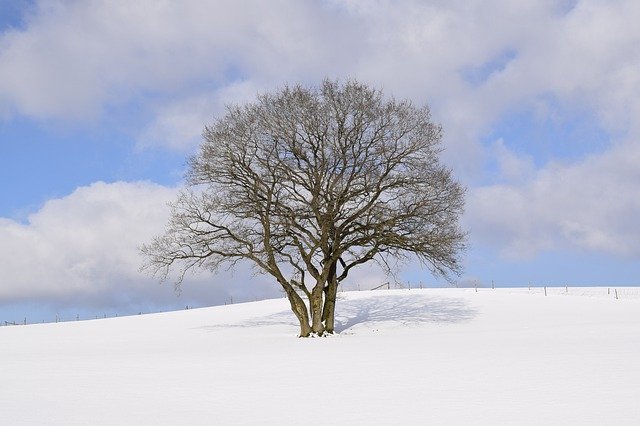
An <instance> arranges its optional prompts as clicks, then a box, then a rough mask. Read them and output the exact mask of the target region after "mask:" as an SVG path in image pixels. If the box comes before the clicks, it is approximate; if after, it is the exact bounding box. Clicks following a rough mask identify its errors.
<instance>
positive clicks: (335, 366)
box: [0, 288, 640, 426]
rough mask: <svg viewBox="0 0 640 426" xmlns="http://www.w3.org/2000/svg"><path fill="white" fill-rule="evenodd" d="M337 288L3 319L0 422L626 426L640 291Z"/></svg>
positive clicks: (639, 403)
mask: <svg viewBox="0 0 640 426" xmlns="http://www.w3.org/2000/svg"><path fill="white" fill-rule="evenodd" d="M568 290H569V292H568V294H567V293H566V292H565V289H564V288H555V289H548V293H549V294H548V296H546V297H545V295H544V293H543V290H542V289H532V290H531V291H529V290H528V289H527V288H524V289H496V290H491V289H480V290H478V292H476V291H475V290H474V289H425V290H388V291H386V290H380V291H375V292H371V291H370V292H352V293H342V294H340V296H339V297H340V300H339V302H338V313H339V317H340V318H339V321H338V322H339V324H340V325H339V329H340V330H341V333H340V335H338V336H334V337H329V338H321V339H297V338H295V335H296V332H297V327H296V325H295V322H294V318H293V315H292V314H290V313H289V311H288V307H287V302H286V301H285V300H284V299H278V300H268V301H262V302H255V303H246V304H238V305H232V306H221V307H215V308H206V309H195V310H189V311H182V312H174V313H164V314H154V315H143V316H134V317H123V318H113V319H102V320H93V321H80V322H69V323H58V324H55V323H54V324H38V325H30V326H11V327H1V328H0V344H1V348H2V360H1V364H0V424H2V425H45V424H46V425H65V426H66V425H103V424H104V425H143V424H149V425H162V424H171V425H178V424H181V425H214V424H215V425H236V424H240V425H243V424H261V425H294V424H295V425H300V424H312V425H324V424H335V425H400V424H415V425H426V424H447V425H450V424H460V425H498V424H500V425H503V424H510V425H527V424H536V425H552V424H555V425H570V424H571V425H574V424H575V425H639V424H640V400H639V398H640V289H639V288H626V289H618V292H619V299H618V300H616V299H615V294H614V292H613V289H611V292H610V294H607V289H606V288H595V289H594V288H590V289H576V288H569V289H568Z"/></svg>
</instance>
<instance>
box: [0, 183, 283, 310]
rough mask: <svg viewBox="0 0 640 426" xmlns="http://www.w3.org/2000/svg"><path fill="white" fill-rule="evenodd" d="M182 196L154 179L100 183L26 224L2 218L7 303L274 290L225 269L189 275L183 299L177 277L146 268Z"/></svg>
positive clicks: (133, 305)
mask: <svg viewBox="0 0 640 426" xmlns="http://www.w3.org/2000/svg"><path fill="white" fill-rule="evenodd" d="M176 194H177V190H176V189H175V188H166V187H163V186H160V185H156V184H152V183H148V182H134V183H127V182H115V183H103V182H97V183H94V184H92V185H90V186H86V187H81V188H78V189H77V190H75V191H74V192H73V193H72V194H69V195H68V196H66V197H63V198H59V199H55V200H50V201H48V202H47V203H45V204H44V206H42V208H41V209H40V210H38V211H37V212H35V213H34V214H32V215H31V216H29V218H28V221H27V222H26V223H19V222H15V221H13V220H10V219H3V218H0V271H1V273H2V286H0V305H1V304H8V303H19V302H27V301H28V302H30V303H35V302H38V301H41V302H43V301H46V302H47V303H49V304H56V305H59V306H62V307H73V306H85V307H90V306H93V307H95V308H104V307H110V308H114V309H121V310H122V309H124V310H125V312H126V310H127V309H129V311H132V310H137V309H139V308H140V307H141V306H145V307H149V306H167V305H169V306H173V305H178V306H179V305H180V304H184V303H186V304H189V303H191V304H193V303H194V302H195V303H197V304H200V305H206V304H221V303H224V302H226V301H229V300H230V298H231V297H233V296H235V299H236V300H251V299H253V298H263V297H266V296H267V295H273V294H274V287H273V286H268V285H264V286H259V285H256V286H255V288H253V287H252V285H255V284H263V283H261V282H260V281H261V279H260V278H252V277H251V274H250V271H249V270H248V269H246V268H245V269H242V268H241V269H239V270H238V271H237V275H236V276H235V278H232V275H231V274H229V273H227V272H224V271H222V272H221V273H219V274H216V275H211V274H208V273H204V274H202V275H200V276H194V277H189V278H188V279H187V281H186V282H185V284H184V291H183V295H182V296H181V299H177V296H176V294H175V293H174V291H173V287H172V286H171V284H170V283H168V284H166V285H163V286H160V285H159V284H158V283H157V282H156V281H154V280H153V279H151V278H150V277H146V276H145V275H143V274H141V273H140V272H139V267H140V265H141V263H142V259H141V258H140V256H139V253H138V247H139V246H140V245H141V244H142V243H145V242H148V241H150V239H151V238H152V237H153V236H154V235H156V234H159V233H161V232H162V231H163V229H164V226H165V223H166V221H167V218H168V207H167V202H169V201H170V200H172V199H174V198H175V196H176ZM232 279H233V281H234V282H235V285H234V286H229V287H227V286H225V284H228V281H231V280H232ZM262 281H265V280H262Z"/></svg>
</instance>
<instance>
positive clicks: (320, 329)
mask: <svg viewBox="0 0 640 426" xmlns="http://www.w3.org/2000/svg"><path fill="white" fill-rule="evenodd" d="M323 289H324V285H323V284H322V283H317V284H316V286H315V287H314V288H313V290H312V292H311V299H310V300H309V304H310V306H311V321H312V324H311V330H312V331H313V332H314V333H315V334H317V335H318V336H322V335H323V334H324V325H323V324H322V305H323V304H322V296H323Z"/></svg>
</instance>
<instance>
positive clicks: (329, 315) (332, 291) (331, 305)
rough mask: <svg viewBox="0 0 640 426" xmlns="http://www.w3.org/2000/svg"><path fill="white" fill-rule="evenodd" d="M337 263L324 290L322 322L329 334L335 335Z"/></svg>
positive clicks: (333, 266)
mask: <svg viewBox="0 0 640 426" xmlns="http://www.w3.org/2000/svg"><path fill="white" fill-rule="evenodd" d="M336 266H337V265H336V263H335V262H334V263H333V264H332V265H331V266H330V269H329V278H328V279H327V286H326V287H325V288H324V293H325V294H324V307H323V309H322V321H323V322H324V328H325V331H326V332H327V333H330V334H333V331H334V328H335V310H336V296H337V294H338V277H337V276H336Z"/></svg>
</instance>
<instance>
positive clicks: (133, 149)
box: [0, 0, 640, 321]
mask: <svg viewBox="0 0 640 426" xmlns="http://www.w3.org/2000/svg"><path fill="white" fill-rule="evenodd" d="M639 19H640V5H638V3H637V2H635V1H622V0H621V1H611V2H600V1H595V0H580V1H570V2H539V1H531V2H518V4H517V5H516V4H515V3H514V2H509V1H497V0H491V1H488V2H483V5H482V7H480V6H474V5H473V4H469V3H468V2H445V3H443V2H430V1H408V0H407V1H399V2H387V1H376V2H370V1H356V0H352V1H337V0H331V1H328V0H327V1H321V2H297V1H293V0H283V1H281V2H278V3H275V4H274V3H266V2H259V1H255V2H249V3H248V4H247V5H245V6H242V7H241V6H238V5H237V4H236V2H233V1H222V2H220V1H218V2H206V1H205V2H202V1H184V2H177V3H158V2H155V1H139V2H135V3H132V2H119V1H108V2H107V1H98V0H91V1H86V2H75V1H63V0H57V1H42V2H41V1H35V0H34V1H26V0H25V1H1V2H0V320H2V321H4V320H5V318H4V317H7V319H8V320H12V321H13V320H16V318H18V319H20V318H22V317H24V316H29V317H33V318H41V317H42V319H47V320H49V319H51V318H52V316H53V315H54V313H55V312H58V313H60V312H63V313H65V314H66V315H69V316H73V317H75V314H74V312H75V313H82V315H83V316H86V317H90V316H93V315H99V314H101V313H103V312H105V311H107V312H105V313H110V314H114V313H121V314H124V313H135V312H138V311H150V310H163V309H173V308H180V307H184V305H187V304H189V305H192V306H198V305H208V304H219V303H224V302H225V301H228V300H230V298H231V297H233V298H234V300H236V301H238V300H253V299H256V298H263V297H269V296H278V295H279V292H278V290H277V288H276V287H275V286H274V285H273V283H271V282H270V281H269V280H268V279H267V278H265V277H261V276H255V275H253V274H252V273H251V270H250V268H248V267H247V266H243V267H241V268H240V269H239V270H237V271H235V273H233V274H232V273H231V272H226V271H225V272H221V273H219V274H215V275H212V274H210V273H206V272H205V273H202V274H198V275H195V276H193V277H189V279H188V280H187V281H186V282H185V285H184V286H183V291H182V293H181V295H180V296H179V297H177V296H176V295H175V293H174V292H173V288H172V286H171V285H170V284H164V285H159V284H158V283H157V282H155V281H154V280H152V279H151V278H149V277H146V276H144V275H141V274H140V273H139V272H138V267H139V264H140V259H139V258H138V254H137V246H138V245H140V244H142V243H144V242H147V241H149V239H150V238H152V236H153V235H156V234H158V233H161V232H162V229H163V226H164V223H165V221H166V217H167V208H166V203H167V202H168V201H170V200H171V199H173V198H174V197H175V195H176V193H177V191H178V189H179V187H180V185H181V183H182V175H183V172H184V169H185V162H186V159H187V158H188V157H189V156H190V155H192V154H193V153H194V152H195V149H196V148H197V146H198V143H199V135H200V133H201V131H202V128H203V126H204V125H205V124H206V123H208V122H210V121H211V120H212V118H213V117H214V116H216V115H219V114H221V113H223V112H224V105H225V104H228V103H242V102H247V101H250V100H251V99H253V98H254V97H255V95H256V94H257V93H260V92H264V91H269V90H274V89H276V88H278V87H280V86H281V85H283V84H284V83H287V82H302V83H305V84H315V83H318V82H320V81H321V80H322V78H324V77H330V78H353V77H355V78H357V79H359V80H362V81H365V82H368V83H371V84H373V85H375V86H377V87H381V88H383V89H384V91H385V92H386V93H387V94H389V95H394V96H396V97H400V98H410V99H411V100H412V101H414V102H415V103H417V104H424V103H427V104H429V105H430V106H431V108H432V112H433V116H434V119H435V120H437V121H439V122H440V123H442V124H443V126H444V129H445V135H446V136H445V140H444V145H445V148H446V151H445V153H444V154H443V159H444V161H446V162H447V164H448V165H450V166H451V167H452V168H453V170H454V173H455V175H456V176H458V178H459V179H460V180H461V181H462V182H463V183H464V184H465V185H466V186H467V188H468V195H467V211H466V213H465V216H464V218H463V224H464V226H465V228H466V229H468V230H469V232H470V244H471V248H470V250H469V252H468V253H467V255H466V260H465V266H466V268H465V273H464V275H463V276H462V277H461V278H460V282H461V283H469V282H472V281H475V280H477V281H479V282H480V283H481V284H484V285H490V282H491V280H494V281H495V282H496V283H497V284H498V285H503V286H508V285H527V283H529V282H531V283H534V284H538V285H543V284H545V285H565V284H569V285H611V286H622V285H640V262H639V260H640V242H639V241H640V225H638V221H637V217H640V142H639V139H638V138H639V137H640V126H639V125H638V124H637V122H636V121H637V120H636V118H637V117H638V116H640V51H639V50H638V49H637V46H638V45H640V30H639V29H638V28H637V24H636V23H637V21H638V20H639ZM399 278H400V279H401V280H409V281H412V282H419V281H422V282H424V283H431V284H433V285H435V284H438V285H439V284H442V283H441V281H437V280H435V279H434V278H433V277H430V276H429V274H428V272H427V271H424V270H421V269H420V268H419V267H418V266H417V265H414V264H408V265H406V267H405V268H404V269H403V270H402V272H401V273H400V274H399ZM386 280H387V278H386V277H384V276H382V275H381V274H380V272H379V271H377V270H376V269H375V268H369V267H364V268H362V269H361V270H360V271H359V272H358V274H356V275H355V276H354V277H353V279H352V282H351V283H349V285H351V286H352V287H354V288H355V287H356V286H357V285H360V286H361V287H362V288H367V286H369V287H373V286H374V285H376V284H377V283H379V282H384V281H386Z"/></svg>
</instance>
